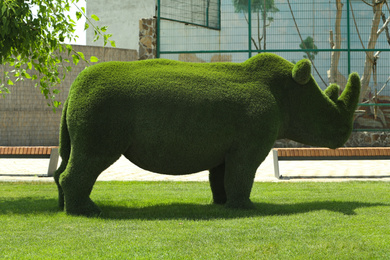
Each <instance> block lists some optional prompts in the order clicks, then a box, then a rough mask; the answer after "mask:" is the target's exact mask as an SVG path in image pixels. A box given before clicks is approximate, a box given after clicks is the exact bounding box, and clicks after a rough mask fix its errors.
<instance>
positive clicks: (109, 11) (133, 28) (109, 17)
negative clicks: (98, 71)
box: [87, 0, 156, 50]
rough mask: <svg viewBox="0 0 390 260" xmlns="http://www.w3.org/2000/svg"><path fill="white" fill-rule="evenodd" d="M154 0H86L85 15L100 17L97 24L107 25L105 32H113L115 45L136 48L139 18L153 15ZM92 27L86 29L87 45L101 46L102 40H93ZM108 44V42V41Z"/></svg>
mask: <svg viewBox="0 0 390 260" xmlns="http://www.w3.org/2000/svg"><path fill="white" fill-rule="evenodd" d="M155 8H156V1H155V0H115V1H107V0H93V1H87V15H88V17H90V16H91V15H92V14H95V15H97V16H98V17H99V18H100V21H99V22H95V24H96V25H97V26H99V27H100V26H104V25H106V26H108V30H107V33H110V34H113V37H112V38H110V40H114V41H115V43H116V47H118V48H124V49H134V50H137V49H138V34H139V20H140V19H141V18H151V17H153V16H155ZM93 39H94V32H93V30H92V28H90V29H88V30H87V45H93V46H102V43H103V40H102V39H100V40H99V41H97V42H93ZM108 44H109V43H108Z"/></svg>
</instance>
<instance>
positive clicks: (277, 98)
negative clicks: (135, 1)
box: [54, 54, 360, 215]
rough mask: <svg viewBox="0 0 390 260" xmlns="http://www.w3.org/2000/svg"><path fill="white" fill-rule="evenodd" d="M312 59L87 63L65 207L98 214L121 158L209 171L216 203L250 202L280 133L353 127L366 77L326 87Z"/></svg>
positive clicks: (65, 163)
mask: <svg viewBox="0 0 390 260" xmlns="http://www.w3.org/2000/svg"><path fill="white" fill-rule="evenodd" d="M310 69H311V64H310V62H309V61H308V60H301V61H300V62H298V63H297V64H295V65H294V64H293V63H290V62H288V61H287V60H285V59H283V58H281V57H279V56H277V55H274V54H258V55H256V56H254V57H252V58H250V59H249V60H247V61H246V62H244V63H240V64H237V63H213V64H196V63H183V62H178V61H170V60H164V59H156V60H147V61H135V62H107V63H101V64H97V65H94V66H91V67H89V68H87V69H85V70H84V71H83V72H81V73H80V75H79V76H78V77H77V78H76V80H75V81H74V83H73V85H72V87H71V89H70V92H69V97H68V99H67V101H66V102H65V104H64V109H63V114H62V121H61V129H60V130H61V132H60V155H61V157H62V163H61V165H60V167H59V169H58V170H57V171H56V173H55V176H54V178H55V181H56V183H57V185H58V190H59V204H60V207H62V208H63V207H65V210H66V212H67V213H70V214H79V215H96V214H99V213H100V209H99V208H98V207H97V206H96V205H95V204H94V203H93V202H92V201H91V199H90V197H89V196H90V193H91V191H92V188H93V185H94V183H95V181H96V179H97V177H98V176H99V174H100V173H101V172H102V171H103V170H104V169H106V168H107V167H109V166H110V165H111V164H113V163H114V162H115V161H116V160H117V159H118V158H119V157H120V156H121V155H124V156H125V157H126V158H128V159H129V160H130V161H131V162H133V163H134V164H136V165H138V166H139V167H141V168H143V169H146V170H149V171H152V172H156V173H164V174H172V175H180V174H190V173H195V172H199V171H202V170H209V172H210V178H209V179H210V186H211V191H212V194H213V200H214V203H218V204H225V205H226V206H228V207H234V208H250V207H252V203H251V201H250V198H249V197H250V192H251V189H252V185H253V181H254V177H255V173H256V170H257V168H258V167H259V165H260V164H261V162H262V161H263V160H264V159H265V158H266V156H267V155H268V153H269V151H270V149H271V148H272V146H273V144H274V142H275V140H276V139H279V138H289V139H291V140H295V141H298V142H302V143H305V144H309V145H314V146H325V147H329V148H336V147H339V146H342V145H343V144H344V142H345V141H346V140H347V139H348V137H349V135H350V133H351V130H352V120H353V114H354V111H355V109H356V106H357V103H358V99H359V92H360V79H359V76H358V75H357V74H356V73H352V74H351V75H350V76H349V79H348V83H347V86H346V87H345V90H344V91H343V93H342V94H341V96H340V97H338V92H339V87H338V86H337V85H334V84H332V85H330V86H329V87H328V88H327V89H326V90H325V91H322V90H321V89H320V88H319V87H318V85H317V83H316V82H315V80H314V78H313V77H312V76H311V74H310V73H311V72H310Z"/></svg>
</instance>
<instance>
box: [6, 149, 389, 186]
mask: <svg viewBox="0 0 390 260" xmlns="http://www.w3.org/2000/svg"><path fill="white" fill-rule="evenodd" d="M48 165H49V159H5V158H0V181H42V182H43V181H46V182H52V181H53V178H52V177H39V176H40V175H44V174H46V173H47V169H48ZM279 169H280V174H281V175H282V176H283V177H284V179H282V180H278V179H276V178H275V177H274V168H273V159H272V156H271V153H270V155H269V156H268V157H267V158H266V160H265V161H264V162H263V163H262V165H261V166H260V167H259V169H258V170H257V173H256V178H255V181H258V182H283V181H350V180H380V181H390V160H348V161H280V162H279ZM98 181H208V173H207V172H206V171H204V172H200V173H195V174H189V175H181V176H172V175H164V174H156V173H151V172H148V171H145V170H143V169H140V168H138V167H137V166H135V165H134V164H132V163H131V162H129V161H128V160H127V159H126V158H124V157H121V158H120V159H119V160H118V161H117V162H116V163H115V164H113V165H112V166H111V167H109V168H108V169H106V170H105V171H104V172H103V173H102V174H101V175H100V176H99V178H98Z"/></svg>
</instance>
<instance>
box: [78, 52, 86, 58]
mask: <svg viewBox="0 0 390 260" xmlns="http://www.w3.org/2000/svg"><path fill="white" fill-rule="evenodd" d="M77 54H78V55H80V58H81V59H82V60H85V57H84V53H82V52H81V51H78V52H77Z"/></svg>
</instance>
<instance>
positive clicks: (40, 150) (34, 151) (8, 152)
mask: <svg viewBox="0 0 390 260" xmlns="http://www.w3.org/2000/svg"><path fill="white" fill-rule="evenodd" d="M0 158H35V159H40V158H50V161H49V167H48V170H47V175H41V176H44V177H50V176H53V174H54V172H55V170H56V169H57V165H58V158H59V154H58V146H13V147H11V146H0Z"/></svg>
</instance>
